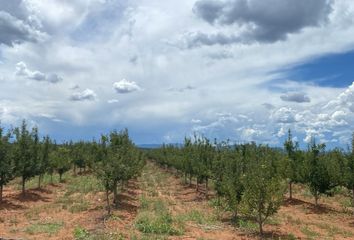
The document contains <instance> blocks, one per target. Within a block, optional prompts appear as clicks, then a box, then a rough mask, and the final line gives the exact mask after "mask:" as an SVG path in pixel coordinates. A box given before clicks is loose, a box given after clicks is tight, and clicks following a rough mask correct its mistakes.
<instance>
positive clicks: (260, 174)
mask: <svg viewBox="0 0 354 240" xmlns="http://www.w3.org/2000/svg"><path fill="white" fill-rule="evenodd" d="M351 145H352V148H351V150H350V151H343V150H341V149H339V148H336V149H333V150H328V151H326V145H325V144H319V143H316V141H315V139H313V140H312V141H311V143H310V144H309V145H308V147H307V149H306V150H301V149H300V148H299V144H298V143H297V142H296V141H294V140H293V137H292V134H291V131H290V130H289V132H288V137H287V140H286V141H285V143H284V148H283V149H276V148H271V147H269V146H267V145H257V144H255V143H248V144H240V145H233V144H230V143H229V142H228V141H226V142H220V143H219V142H217V141H216V140H215V141H214V142H212V141H210V140H209V139H207V138H205V137H197V136H194V138H186V139H185V141H184V145H183V146H176V145H163V146H162V147H161V148H160V149H154V150H149V151H148V156H149V158H151V159H153V160H155V161H156V162H157V163H158V164H160V165H161V166H163V167H166V168H173V169H176V170H177V171H178V173H179V174H180V175H182V176H183V178H184V181H185V182H186V184H188V183H189V184H191V183H192V179H195V180H196V190H197V191H200V185H201V184H204V189H205V190H204V191H205V193H206V196H208V188H209V181H210V180H212V181H213V185H214V189H215V192H216V195H217V199H219V200H221V199H222V200H224V201H226V203H227V204H228V206H229V209H231V210H232V211H233V213H234V217H235V218H237V217H238V216H239V214H243V215H244V216H247V217H252V218H253V219H255V220H256V222H257V223H258V225H259V231H260V233H261V234H263V224H264V223H265V221H266V220H267V218H268V217H269V216H271V215H273V214H274V213H276V212H277V211H278V209H279V208H280V206H281V204H282V203H283V200H284V194H285V193H286V192H287V191H288V192H289V198H290V199H292V198H293V190H292V188H293V184H294V183H301V184H305V185H307V186H308V187H309V190H310V191H311V193H312V195H313V196H314V200H315V205H316V206H317V205H318V199H319V198H320V196H321V195H323V194H326V195H332V194H333V192H334V191H333V190H334V188H336V187H345V188H347V189H348V190H349V191H351V192H352V197H353V203H354V150H353V146H354V140H353V142H352V144H351ZM287 189H288V190H287Z"/></svg>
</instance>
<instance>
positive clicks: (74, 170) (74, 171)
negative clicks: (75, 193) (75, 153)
mask: <svg viewBox="0 0 354 240" xmlns="http://www.w3.org/2000/svg"><path fill="white" fill-rule="evenodd" d="M74 176H76V165H75V164H74Z"/></svg>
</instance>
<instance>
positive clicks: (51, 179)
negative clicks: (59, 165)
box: [50, 173, 53, 184]
mask: <svg viewBox="0 0 354 240" xmlns="http://www.w3.org/2000/svg"><path fill="white" fill-rule="evenodd" d="M50 183H51V184H53V173H51V174H50Z"/></svg>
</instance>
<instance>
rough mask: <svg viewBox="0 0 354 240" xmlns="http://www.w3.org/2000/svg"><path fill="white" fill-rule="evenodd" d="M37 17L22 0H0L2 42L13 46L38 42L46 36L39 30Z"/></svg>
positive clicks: (0, 33) (0, 42) (0, 39)
mask: <svg viewBox="0 0 354 240" xmlns="http://www.w3.org/2000/svg"><path fill="white" fill-rule="evenodd" d="M37 26H38V22H37V19H36V18H35V17H34V16H32V15H31V14H30V13H29V12H28V11H27V9H26V7H25V5H24V4H23V2H22V1H20V0H13V1H8V0H7V1H6V0H0V44H4V45H7V46H13V45H14V44H18V43H22V42H36V41H38V40H40V39H41V38H43V37H44V36H45V34H44V33H42V32H41V31H39V30H38V28H37Z"/></svg>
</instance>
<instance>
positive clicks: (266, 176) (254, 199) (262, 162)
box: [242, 147, 286, 235]
mask: <svg viewBox="0 0 354 240" xmlns="http://www.w3.org/2000/svg"><path fill="white" fill-rule="evenodd" d="M273 157H274V156H273V154H272V152H271V151H269V149H268V148H263V147H262V148H261V149H259V150H258V152H257V153H256V159H249V160H250V161H251V162H250V163H249V164H250V166H249V167H250V168H249V170H248V171H247V172H246V173H245V177H244V180H243V184H244V188H245V191H244V194H243V197H242V207H243V212H244V213H245V214H246V215H248V216H251V217H253V218H254V219H255V220H256V221H257V223H258V225H259V232H260V234H261V235H263V224H264V222H265V221H266V220H267V218H268V217H270V216H271V215H273V214H275V213H276V212H277V211H278V209H279V208H280V206H281V203H282V201H283V195H284V193H285V191H286V185H285V183H284V181H283V179H282V178H281V177H280V176H279V175H274V172H273V167H272V166H271V158H273Z"/></svg>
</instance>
